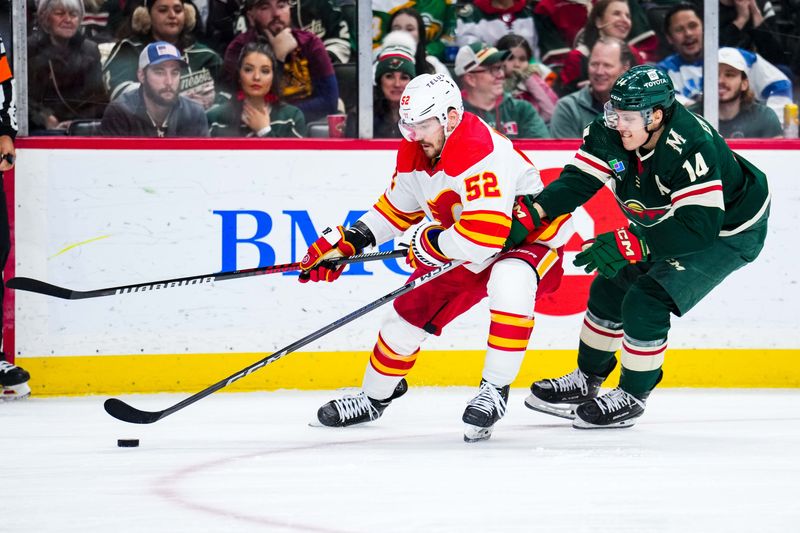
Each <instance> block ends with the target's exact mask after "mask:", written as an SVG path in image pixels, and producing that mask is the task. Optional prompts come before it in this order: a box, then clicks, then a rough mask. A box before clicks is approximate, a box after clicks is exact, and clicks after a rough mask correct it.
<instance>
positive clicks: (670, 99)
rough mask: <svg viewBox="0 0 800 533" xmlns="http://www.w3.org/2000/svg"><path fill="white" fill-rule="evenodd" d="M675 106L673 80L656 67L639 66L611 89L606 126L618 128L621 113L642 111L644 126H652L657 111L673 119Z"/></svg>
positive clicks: (623, 75)
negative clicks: (661, 111)
mask: <svg viewBox="0 0 800 533" xmlns="http://www.w3.org/2000/svg"><path fill="white" fill-rule="evenodd" d="M674 104H675V87H674V86H673V85H672V80H671V79H670V77H669V76H668V75H667V74H666V73H665V72H664V71H663V70H661V69H659V68H657V67H654V66H652V65H637V66H635V67H633V68H631V69H629V70H628V71H627V72H625V73H623V74H622V75H621V76H620V77H619V78H617V81H616V82H615V83H614V86H613V87H612V88H611V99H610V100H609V101H608V102H607V103H606V105H605V116H606V125H607V126H608V127H610V128H613V129H616V127H617V123H616V122H617V121H616V120H615V119H617V118H618V117H617V115H618V113H617V111H639V112H640V113H641V116H642V118H643V119H644V124H645V125H649V124H650V122H652V114H653V110H654V109H657V108H661V109H663V110H664V112H665V113H666V114H667V117H666V118H669V115H671V112H670V111H671V110H672V106H673V105H674Z"/></svg>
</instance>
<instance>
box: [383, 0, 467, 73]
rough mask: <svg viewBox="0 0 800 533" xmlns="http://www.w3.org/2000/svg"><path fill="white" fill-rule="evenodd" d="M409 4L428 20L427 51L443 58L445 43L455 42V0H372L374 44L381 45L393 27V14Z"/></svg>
mask: <svg viewBox="0 0 800 533" xmlns="http://www.w3.org/2000/svg"><path fill="white" fill-rule="evenodd" d="M407 7H411V8H414V9H416V10H417V11H418V12H419V14H420V16H421V17H422V21H423V22H424V23H425V36H426V37H427V41H428V47H427V50H426V51H427V52H428V54H429V55H432V56H436V57H437V58H439V59H440V60H444V59H445V57H444V48H445V43H446V42H447V43H452V42H455V37H454V35H455V29H456V2H455V0H373V2H372V47H373V48H377V47H379V46H380V45H381V42H383V38H384V37H385V36H386V34H388V33H389V32H390V31H391V28H389V20H390V19H391V18H392V15H394V14H395V13H396V12H397V11H400V10H401V9H403V8H407Z"/></svg>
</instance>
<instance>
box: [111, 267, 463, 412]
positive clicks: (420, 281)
mask: <svg viewBox="0 0 800 533" xmlns="http://www.w3.org/2000/svg"><path fill="white" fill-rule="evenodd" d="M462 263H463V261H450V262H449V263H447V264H445V265H442V266H440V267H439V268H437V269H436V270H432V271H430V272H428V273H427V274H423V275H422V276H420V277H418V278H417V279H414V280H412V281H409V282H408V283H406V284H405V285H403V286H402V287H400V288H399V289H396V290H394V291H392V292H390V293H389V294H386V295H385V296H381V297H380V298H378V299H377V300H375V301H373V302H371V303H368V304H367V305H365V306H364V307H362V308H361V309H357V310H355V311H353V312H352V313H350V314H349V315H346V316H343V317H342V318H340V319H339V320H336V321H335V322H332V323H330V324H328V325H327V326H325V327H323V328H320V329H318V330H317V331H315V332H314V333H311V334H310V335H308V336H306V337H303V338H302V339H300V340H298V341H295V342H293V343H292V344H290V345H289V346H286V347H285V348H282V349H281V350H279V351H277V352H275V353H273V354H271V355H268V356H267V357H265V358H263V359H261V360H259V361H256V362H255V363H253V364H252V365H250V366H248V367H247V368H244V369H242V370H240V371H239V372H236V373H235V374H232V375H230V376H228V377H227V378H225V379H223V380H222V381H218V382H217V383H214V384H213V385H211V386H210V387H208V388H206V389H203V390H201V391H200V392H198V393H197V394H194V395H192V396H189V397H188V398H186V399H185V400H183V401H181V402H178V403H176V404H175V405H173V406H172V407H168V408H167V409H164V410H163V411H141V410H139V409H136V408H135V407H133V406H131V405H128V404H127V403H125V402H123V401H122V400H120V399H117V398H109V399H108V400H106V401H105V403H104V404H103V407H104V408H105V410H106V412H107V413H108V414H110V415H111V416H113V417H114V418H116V419H118V420H122V421H123V422H130V423H131V424H152V423H153V422H156V421H158V420H161V419H162V418H164V417H165V416H167V415H171V414H172V413H174V412H175V411H180V410H181V409H183V408H184V407H187V406H189V405H191V404H193V403H194V402H196V401H198V400H201V399H203V398H205V397H206V396H208V395H209V394H213V393H215V392H217V391H218V390H220V389H222V388H224V387H227V386H228V385H230V384H231V383H233V382H234V381H238V380H240V379H241V378H243V377H245V376H247V375H250V374H251V373H253V372H255V371H256V370H258V369H260V368H261V367H264V366H266V365H268V364H270V363H274V362H275V361H277V360H278V359H280V358H281V357H283V356H284V355H287V354H290V353H292V352H295V351H297V350H298V349H300V348H302V347H303V346H305V345H306V344H309V343H311V342H313V341H315V340H317V339H319V338H320V337H322V336H324V335H327V334H328V333H330V332H331V331H334V330H336V329H339V328H340V327H342V326H344V325H345V324H348V323H350V322H352V321H353V320H355V319H356V318H359V317H361V316H364V315H366V314H367V313H369V312H370V311H373V310H375V309H377V308H378V307H380V306H382V305H383V304H386V303H389V302H391V301H392V300H394V299H395V298H397V297H398V296H402V295H403V294H406V293H407V292H410V291H412V290H414V289H416V288H417V287H419V286H421V285H424V284H425V283H427V282H429V281H430V280H432V279H434V278H437V277H439V276H441V275H442V274H444V273H445V272H447V271H449V270H452V269H453V268H455V267H457V266H459V265H461V264H462Z"/></svg>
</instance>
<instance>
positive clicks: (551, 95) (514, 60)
mask: <svg viewBox="0 0 800 533" xmlns="http://www.w3.org/2000/svg"><path fill="white" fill-rule="evenodd" d="M495 46H496V47H497V49H498V50H500V51H501V52H504V51H506V50H507V51H508V57H507V58H506V60H505V63H504V67H505V71H506V81H505V84H504V89H505V90H506V91H507V92H510V93H511V96H513V97H514V98H519V99H521V100H525V101H526V102H530V103H531V105H533V107H535V108H536V111H537V112H538V113H539V116H541V117H542V120H544V121H545V122H550V117H552V116H553V109H554V108H555V106H556V102H557V101H558V95H557V94H556V93H555V92H553V89H551V88H550V85H549V83H548V81H550V82H552V81H553V80H554V79H555V77H556V75H555V73H554V72H553V71H552V70H550V68H548V67H547V66H545V65H543V64H542V63H540V62H538V61H537V60H536V59H535V58H534V57H533V50H531V45H529V44H528V41H526V40H525V38H523V37H522V36H521V35H517V34H515V33H509V34H508V35H504V36H503V37H501V38H500V40H499V41H497V44H496V45H495ZM545 80H548V81H545Z"/></svg>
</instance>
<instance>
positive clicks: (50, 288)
mask: <svg viewBox="0 0 800 533" xmlns="http://www.w3.org/2000/svg"><path fill="white" fill-rule="evenodd" d="M407 254H408V250H407V249H406V248H399V249H397V250H391V251H388V252H372V253H368V254H358V255H352V256H350V257H337V258H334V259H328V260H326V262H328V263H333V264H334V265H342V264H348V263H363V262H366V261H380V260H382V259H392V258H398V257H405V256H406V255H407ZM292 270H300V263H286V264H283V265H273V266H267V267H258V268H248V269H245V270H233V271H230V272H219V273H217V274H203V275H200V276H189V277H186V278H174V279H165V280H161V281H150V282H147V283H136V284H134V285H121V286H119V287H108V288H105V289H95V290H93V291H75V290H72V289H67V288H65V287H59V286H58V285H51V284H50V283H46V282H44V281H40V280H38V279H33V278H25V277H19V278H11V279H10V280H8V281H7V282H6V287H9V288H11V289H16V290H18V291H28V292H35V293H38V294H44V295H46V296H53V297H55V298H63V299H64V300H83V299H85V298H99V297H101V296H111V295H114V294H126V293H129V292H144V291H154V290H160V289H171V288H172V287H184V286H186V285H203V284H206V283H214V282H216V281H225V280H228V279H236V278H246V277H250V276H261V275H263V274H277V273H280V272H289V271H292Z"/></svg>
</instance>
